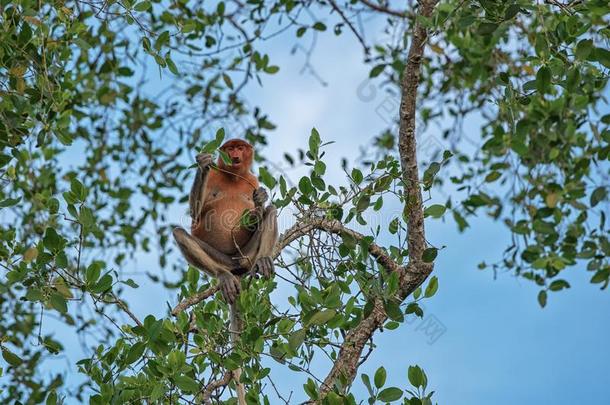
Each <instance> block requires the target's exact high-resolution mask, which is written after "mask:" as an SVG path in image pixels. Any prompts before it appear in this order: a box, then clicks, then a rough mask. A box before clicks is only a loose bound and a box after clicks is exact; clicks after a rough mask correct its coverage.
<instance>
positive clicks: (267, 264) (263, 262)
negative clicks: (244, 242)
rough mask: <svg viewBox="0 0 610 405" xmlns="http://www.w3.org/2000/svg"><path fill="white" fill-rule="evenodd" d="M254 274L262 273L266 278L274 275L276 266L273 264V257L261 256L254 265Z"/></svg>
mask: <svg viewBox="0 0 610 405" xmlns="http://www.w3.org/2000/svg"><path fill="white" fill-rule="evenodd" d="M252 273H253V274H257V273H258V274H260V275H262V276H263V277H264V278H266V279H270V278H272V277H273V274H274V273H275V267H274V266H273V259H272V258H270V257H269V256H264V257H259V258H258V259H257V260H256V263H254V266H253V267H252Z"/></svg>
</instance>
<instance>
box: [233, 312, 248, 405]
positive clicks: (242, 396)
mask: <svg viewBox="0 0 610 405" xmlns="http://www.w3.org/2000/svg"><path fill="white" fill-rule="evenodd" d="M230 317H231V321H230V323H229V329H230V330H231V343H232V344H233V345H235V344H236V342H237V340H238V339H239V334H240V333H241V331H242V328H243V325H242V322H241V318H240V316H239V310H238V309H237V303H235V302H234V303H233V304H231V312H230ZM240 379H241V367H240V368H238V369H236V370H234V371H233V380H234V381H235V390H236V391H237V404H238V405H246V388H245V387H244V385H243V384H242V383H241V382H239V380H240Z"/></svg>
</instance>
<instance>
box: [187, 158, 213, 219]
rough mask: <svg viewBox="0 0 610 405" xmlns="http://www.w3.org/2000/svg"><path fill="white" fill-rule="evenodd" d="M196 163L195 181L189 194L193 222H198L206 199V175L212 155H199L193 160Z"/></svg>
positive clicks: (210, 164) (210, 165) (208, 171)
mask: <svg viewBox="0 0 610 405" xmlns="http://www.w3.org/2000/svg"><path fill="white" fill-rule="evenodd" d="M195 160H196V161H197V166H198V167H197V174H196V175H195V181H194V182H193V186H192V187H191V193H190V194H189V212H190V214H191V218H192V219H193V221H194V222H199V217H200V215H201V209H202V208H203V203H204V202H205V198H206V184H207V182H208V175H209V173H210V169H211V167H212V162H213V160H212V155H210V154H209V153H200V154H198V155H197V157H196V158H195Z"/></svg>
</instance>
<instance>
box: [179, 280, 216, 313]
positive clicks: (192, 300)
mask: <svg viewBox="0 0 610 405" xmlns="http://www.w3.org/2000/svg"><path fill="white" fill-rule="evenodd" d="M218 290H220V286H219V285H216V286H214V287H210V288H208V289H207V290H204V291H201V292H198V293H197V294H195V295H193V296H192V297H188V298H185V299H183V300H182V301H181V302H180V303H179V304H178V305H176V307H175V308H174V309H172V315H173V316H176V315H178V314H179V313H180V312H182V311H184V310H185V309H187V308H190V307H192V306H193V305H197V304H199V303H200V302H201V301H203V300H205V299H206V298H208V297H210V296H212V295H214V294H216V292H217V291H218Z"/></svg>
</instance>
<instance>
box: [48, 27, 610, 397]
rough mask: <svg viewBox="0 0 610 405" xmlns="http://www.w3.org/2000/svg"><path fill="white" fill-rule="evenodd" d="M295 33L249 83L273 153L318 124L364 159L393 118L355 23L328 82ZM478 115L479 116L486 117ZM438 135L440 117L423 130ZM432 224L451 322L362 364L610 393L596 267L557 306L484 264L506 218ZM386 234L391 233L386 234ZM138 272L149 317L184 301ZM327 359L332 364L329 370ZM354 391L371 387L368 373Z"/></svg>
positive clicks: (391, 338)
mask: <svg viewBox="0 0 610 405" xmlns="http://www.w3.org/2000/svg"><path fill="white" fill-rule="evenodd" d="M291 45H292V38H290V40H286V39H282V38H281V37H278V38H277V39H273V40H271V41H269V42H268V43H267V45H266V46H267V47H268V51H269V53H270V56H271V60H272V61H273V63H274V64H277V65H280V66H281V70H280V72H279V73H278V74H276V75H274V76H273V77H270V78H269V79H267V80H265V81H264V87H259V86H258V85H257V84H253V86H251V87H249V88H248V89H247V90H246V94H247V97H248V99H249V100H250V104H252V105H259V106H260V107H262V110H263V111H265V112H267V113H269V114H270V117H271V119H272V121H273V122H274V123H276V124H277V126H278V127H277V129H276V130H275V131H274V134H273V135H272V136H271V137H270V139H269V146H268V147H267V148H266V150H265V151H264V153H265V155H266V156H267V157H273V156H278V160H279V159H280V157H281V156H282V154H283V152H285V151H294V149H295V148H296V147H297V146H299V147H303V148H306V144H307V137H308V135H309V132H310V130H311V128H312V127H314V126H315V127H316V128H317V129H318V130H319V132H320V134H321V136H322V138H323V139H324V140H333V141H335V143H334V144H333V145H330V146H329V147H328V149H327V151H328V153H329V154H330V155H331V156H340V157H346V158H348V159H350V160H351V161H353V160H354V159H355V158H356V157H357V156H358V154H359V148H360V147H362V146H365V145H367V144H368V142H369V140H370V139H371V137H372V136H374V135H377V134H378V132H379V131H380V130H381V129H383V128H384V127H385V126H386V122H384V120H383V119H382V117H380V115H379V114H378V112H377V111H376V110H377V109H378V108H379V107H380V105H381V104H382V103H384V102H386V98H385V96H384V95H383V94H381V93H380V92H378V93H377V95H376V96H374V97H372V99H371V100H362V98H360V97H358V87H359V86H360V85H361V84H362V82H363V81H364V80H365V79H366V78H367V77H368V68H366V67H365V66H364V65H363V64H362V52H361V49H360V48H359V46H358V45H357V42H356V41H355V40H354V38H353V37H351V36H350V35H349V33H348V32H346V33H345V34H344V35H343V36H341V37H339V38H337V37H335V36H334V35H332V34H326V35H324V36H323V38H321V39H320V40H318V43H317V47H316V49H315V52H314V53H313V55H312V59H311V63H312V64H313V66H315V68H316V70H317V72H318V74H319V75H320V76H321V77H322V78H323V79H324V81H326V82H327V83H328V86H326V87H325V86H322V85H321V84H320V82H319V81H318V80H316V79H315V78H314V77H313V76H311V75H309V74H307V73H304V74H300V73H299V71H300V70H301V68H302V67H303V63H304V62H305V56H304V54H303V53H302V52H299V51H297V53H296V54H294V55H291V52H290V50H291ZM155 74H156V73H155ZM153 85H154V84H153ZM158 86H159V88H161V84H160V83H159V84H158ZM468 125H469V127H471V128H475V129H476V127H477V123H476V122H470V123H468ZM212 133H213V130H210V134H212ZM232 135H233V134H229V136H232ZM434 135H435V134H434V130H433V129H431V130H430V132H426V133H423V134H421V138H420V140H424V139H426V137H427V136H434ZM438 138H440V137H438ZM298 174H299V173H298V172H296V173H295V177H294V178H298V177H297V175H298ZM328 182H334V183H335V184H337V183H342V182H343V174H342V172H341V170H340V167H339V162H338V159H336V160H334V161H333V160H332V159H330V160H329V177H328ZM434 198H438V199H440V200H442V201H444V200H445V199H446V196H445V195H436V196H434ZM185 208H186V207H182V208H181V209H177V210H176V211H175V212H171V213H170V216H171V222H177V221H179V218H180V216H181V215H182V213H183V212H184V209H185ZM426 225H427V232H428V239H429V240H430V241H431V242H432V243H434V244H436V245H446V248H445V249H443V250H442V251H441V253H440V254H439V258H438V259H437V262H436V266H435V274H436V276H437V277H438V278H439V284H440V288H439V292H438V293H437V295H436V296H435V297H434V298H433V299H431V300H428V301H426V302H425V310H426V316H427V317H431V316H433V317H434V318H433V319H434V320H436V322H438V323H439V325H440V326H441V327H444V329H445V332H444V333H443V334H442V335H440V337H438V336H437V340H436V341H435V342H433V343H430V338H429V336H427V335H426V334H425V332H424V331H423V330H422V329H421V326H422V324H421V321H414V322H412V323H410V324H404V325H402V326H401V328H399V329H398V330H396V331H386V332H384V333H382V334H378V335H377V336H376V337H375V343H376V344H377V346H378V349H377V350H376V351H375V353H374V354H373V355H372V356H371V357H370V358H369V359H368V361H367V363H366V364H365V365H364V366H363V367H362V368H361V371H362V372H367V373H369V374H372V373H374V371H375V370H376V369H377V368H378V367H379V366H384V367H385V368H386V369H387V371H388V382H387V384H388V385H396V386H399V387H403V388H404V387H406V386H407V379H406V373H407V368H408V366H409V365H413V364H418V365H420V366H421V367H423V368H424V369H425V370H426V372H427V374H428V380H429V387H430V388H431V389H433V390H435V391H436V393H435V395H434V398H435V399H436V400H437V401H438V403H440V404H458V405H460V404H468V405H479V404H481V405H483V404H485V405H488V404H497V405H502V404H515V403H524V404H556V405H561V404H574V403H587V404H603V403H607V401H608V400H607V398H608V397H609V396H610V388H609V385H608V377H607V376H608V375H609V374H610V351H609V350H608V349H607V340H608V336H609V332H610V311H609V309H610V305H609V304H610V296H609V294H608V292H607V291H599V290H598V288H597V287H595V286H593V285H590V284H589V283H588V279H589V277H590V275H589V274H588V273H587V274H585V271H584V268H583V266H582V265H579V266H577V267H575V268H571V269H568V270H567V273H568V274H569V277H567V279H568V280H569V281H570V283H571V284H572V288H571V289H569V290H567V291H563V292H560V293H555V294H551V295H550V297H549V303H548V305H547V308H545V309H541V308H540V307H539V306H538V304H537V302H536V294H537V292H538V289H537V288H535V287H534V286H533V285H532V284H531V283H529V282H526V281H524V280H520V279H516V278H515V277H513V276H512V275H511V274H508V273H506V274H498V275H497V278H496V279H494V277H493V273H491V272H490V271H480V270H477V264H478V263H479V262H481V261H488V262H492V261H495V260H497V259H498V258H499V257H500V255H501V253H502V251H503V250H504V248H505V247H506V246H507V242H508V234H507V233H506V232H505V228H504V226H502V225H501V224H495V223H493V222H491V221H489V220H488V219H486V218H484V217H480V218H477V219H476V220H474V221H472V223H471V227H470V229H468V230H467V232H466V233H464V234H459V233H458V232H457V230H456V226H455V224H454V223H453V222H452V221H451V220H449V221H446V222H443V221H441V220H431V221H428V222H427V224H426ZM385 242H388V243H389V242H391V241H390V240H385V241H384V240H381V241H380V244H384V243H385ZM156 260H157V258H156V256H155V255H154V253H151V254H145V253H141V254H139V255H138V256H137V258H136V262H135V263H133V264H132V265H131V266H133V270H134V271H138V272H145V271H151V272H153V273H159V269H158V266H157V261H156ZM138 282H139V283H140V285H141V287H140V288H139V289H138V290H135V291H133V292H131V293H130V299H129V302H130V304H131V307H132V308H133V309H134V312H135V313H136V314H138V315H139V316H141V317H142V318H143V317H144V316H145V315H147V314H149V313H153V314H156V315H157V316H162V315H163V314H165V310H166V305H165V301H166V300H167V301H169V302H170V303H171V304H173V303H175V301H176V297H175V293H174V292H169V293H168V292H167V291H163V290H161V289H160V288H159V286H157V285H154V284H152V283H150V282H148V281H147V280H146V279H145V278H142V279H141V280H138ZM286 293H289V292H288V291H278V292H277V294H276V295H275V297H276V299H281V297H284V296H285V294H286ZM152 296H154V297H155V299H154V300H151V299H150V297H152ZM418 327H419V329H418ZM45 328H49V330H53V328H54V326H53V321H52V320H48V322H47V323H46V324H45ZM57 333H58V337H60V338H61V339H62V340H63V339H64V338H65V339H68V340H67V341H68V342H74V344H73V345H71V344H68V345H66V346H67V347H72V348H73V349H70V350H69V352H68V357H69V359H70V361H72V362H74V361H76V360H78V359H80V358H81V357H82V354H81V353H80V350H79V349H78V344H76V343H77V342H76V340H74V338H73V336H72V335H67V334H66V333H65V332H62V331H59V330H58V331H57ZM70 339H71V340H70ZM57 361H60V362H61V364H62V365H65V364H66V362H65V361H64V360H59V359H58V360H57ZM326 371H327V370H326V369H323V368H321V369H320V374H322V375H324V374H323V373H325V372H326ZM73 372H74V373H76V371H75V370H73ZM68 377H69V378H71V379H72V378H76V379H78V378H79V377H78V376H77V375H76V374H69V376H68ZM303 380H304V379H302V378H300V377H299V376H297V375H296V374H288V373H283V376H282V377H279V378H278V380H277V381H278V382H280V385H281V386H283V387H285V388H284V391H285V392H289V391H290V390H294V391H295V396H296V398H300V397H302V396H301V391H302V390H301V385H300V383H299V381H303ZM354 392H355V393H356V394H357V395H358V397H359V398H362V399H365V398H366V397H365V396H364V392H365V389H364V387H363V385H362V384H361V382H360V378H359V377H358V378H357V380H356V383H355V391H354ZM293 398H295V397H294V396H293ZM296 398H295V399H296ZM295 403H296V401H295Z"/></svg>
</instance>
